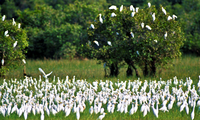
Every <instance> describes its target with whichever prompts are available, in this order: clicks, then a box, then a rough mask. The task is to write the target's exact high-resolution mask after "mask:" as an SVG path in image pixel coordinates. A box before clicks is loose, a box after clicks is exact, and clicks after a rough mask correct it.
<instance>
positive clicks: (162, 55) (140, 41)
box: [84, 6, 185, 76]
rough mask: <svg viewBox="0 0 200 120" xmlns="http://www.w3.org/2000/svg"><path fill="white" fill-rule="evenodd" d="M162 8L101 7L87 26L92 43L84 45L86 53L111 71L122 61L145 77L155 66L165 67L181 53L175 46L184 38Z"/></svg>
mask: <svg viewBox="0 0 200 120" xmlns="http://www.w3.org/2000/svg"><path fill="white" fill-rule="evenodd" d="M162 9H163V7H162V6H160V8H159V9H158V10H157V9H156V8H155V6H151V7H150V8H149V7H147V6H146V7H145V8H144V9H139V10H138V11H135V9H134V11H132V10H130V8H129V7H124V9H123V10H122V11H121V12H120V10H119V9H117V10H109V9H108V10H105V12H104V13H102V14H99V15H98V16H97V17H96V22H92V24H93V25H94V28H93V27H92V26H91V27H90V28H89V29H88V40H90V41H92V45H89V43H88V44H86V45H85V46H84V49H86V51H90V54H87V55H89V56H92V57H93V58H97V59H98V60H100V61H103V62H106V63H107V65H108V66H109V67H110V70H111V73H112V71H118V68H119V66H120V65H123V63H124V62H126V63H127V64H128V66H129V68H128V69H132V68H131V67H133V68H134V69H135V70H136V68H135V66H134V64H137V65H139V67H140V68H141V69H142V70H143V73H144V75H145V76H147V75H149V74H150V75H152V76H154V75H155V73H156V68H157V67H158V66H165V65H167V64H169V63H170V60H171V59H173V58H175V57H178V56H180V55H181V52H180V50H179V49H180V47H181V46H182V45H183V41H184V40H185V39H184V35H183V32H182V31H181V27H180V25H179V22H177V21H176V20H175V16H173V18H172V15H170V14H169V13H168V12H166V14H164V12H163V10H162ZM133 14H134V15H133ZM153 14H155V20H153V17H152V15H153ZM112 15H114V16H112ZM111 16H112V17H111ZM169 16H171V17H169ZM101 18H102V20H103V22H100V19H101ZM166 34H167V35H166ZM164 36H165V37H164ZM93 41H94V42H93ZM110 43H111V45H109V44H110ZM110 75H111V76H112V74H110ZM114 75H115V76H117V75H118V74H114Z"/></svg>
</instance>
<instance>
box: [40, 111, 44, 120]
mask: <svg viewBox="0 0 200 120" xmlns="http://www.w3.org/2000/svg"><path fill="white" fill-rule="evenodd" d="M40 120H44V112H43V113H42V114H41V116H40Z"/></svg>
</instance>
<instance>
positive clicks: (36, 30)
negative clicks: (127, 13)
mask: <svg viewBox="0 0 200 120" xmlns="http://www.w3.org/2000/svg"><path fill="white" fill-rule="evenodd" d="M147 2H151V4H152V5H156V7H160V5H163V6H166V10H167V11H168V12H170V13H174V14H176V15H177V16H178V18H177V20H178V21H179V22H181V25H182V29H183V31H184V33H185V37H186V41H185V44H184V46H183V48H182V51H183V52H194V53H197V54H198V55H199V54H200V39H199V38H200V34H199V33H200V30H199V29H200V14H198V13H199V11H200V1H199V0H193V1H191V0H167V1H163V0H93V1H90V0H79V1H78V0H28V1H27V0H20V1H15V0H1V1H0V11H1V16H3V15H6V19H12V18H15V20H16V21H17V22H19V23H21V25H22V26H21V27H22V28H24V29H25V30H26V31H27V36H28V38H29V39H28V42H29V47H28V48H27V51H28V52H27V54H26V56H27V57H28V58H44V57H46V58H73V57H74V56H81V54H82V53H83V52H85V51H82V50H81V49H80V46H82V45H84V44H85V41H87V39H88V38H87V37H88V36H87V28H88V27H89V26H90V24H91V22H93V21H94V19H95V18H96V16H98V14H99V13H102V12H103V11H104V10H105V9H108V7H109V6H110V5H112V4H114V5H116V6H118V7H120V5H124V6H127V7H129V6H130V5H133V6H134V7H140V8H143V7H144V6H146V5H147Z"/></svg>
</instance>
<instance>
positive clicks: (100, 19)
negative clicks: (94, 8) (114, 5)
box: [99, 14, 103, 24]
mask: <svg viewBox="0 0 200 120" xmlns="http://www.w3.org/2000/svg"><path fill="white" fill-rule="evenodd" d="M99 21H100V23H102V24H103V19H102V18H101V14H99Z"/></svg>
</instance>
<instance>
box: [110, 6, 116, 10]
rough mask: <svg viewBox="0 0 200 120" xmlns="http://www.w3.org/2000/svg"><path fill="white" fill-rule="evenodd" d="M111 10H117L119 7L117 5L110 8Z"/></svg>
mask: <svg viewBox="0 0 200 120" xmlns="http://www.w3.org/2000/svg"><path fill="white" fill-rule="evenodd" d="M109 9H110V10H117V7H116V6H115V5H112V6H110V7H109Z"/></svg>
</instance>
